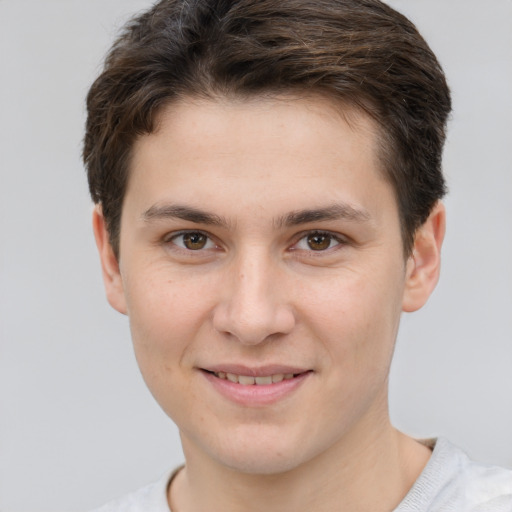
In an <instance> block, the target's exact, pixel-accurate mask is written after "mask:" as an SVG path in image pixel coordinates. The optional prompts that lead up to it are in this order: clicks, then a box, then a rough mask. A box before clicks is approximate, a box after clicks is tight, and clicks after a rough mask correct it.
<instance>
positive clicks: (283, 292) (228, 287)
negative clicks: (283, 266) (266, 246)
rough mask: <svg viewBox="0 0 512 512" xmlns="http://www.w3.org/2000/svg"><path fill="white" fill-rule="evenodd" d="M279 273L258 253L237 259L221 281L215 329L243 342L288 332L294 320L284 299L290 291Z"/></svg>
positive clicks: (257, 342) (291, 311)
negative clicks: (223, 281) (221, 289)
mask: <svg viewBox="0 0 512 512" xmlns="http://www.w3.org/2000/svg"><path fill="white" fill-rule="evenodd" d="M282 272H283V271H282V270H281V271H280V270H279V269H277V268H276V265H272V263H271V261H270V258H269V257H266V256H264V255H261V254H255V253H254V252H252V253H249V254H247V255H245V256H244V257H240V258H238V261H237V262H235V263H234V264H233V266H232V267H231V268H230V269H229V275H228V277H227V279H226V282H225V283H223V287H224V291H223V293H221V297H222V299H221V300H220V301H219V303H218V304H217V306H216V308H215V311H214V314H213V326H214V328H215V329H216V330H217V331H218V332H221V333H224V334H228V335H231V336H234V337H235V338H236V339H237V340H238V341H239V342H240V343H242V344H244V345H257V344H259V343H262V342H264V341H265V340H268V339H270V338H274V337H275V336H276V335H284V334H288V333H290V332H291V331H292V330H293V328H294V326H295V322H296V320H295V314H294V311H293V308H292V305H291V303H290V301H288V300H287V299H286V297H287V296H289V295H288V293H289V290H287V289H286V285H285V283H284V282H283V279H282V275H281V276H280V274H281V273H282Z"/></svg>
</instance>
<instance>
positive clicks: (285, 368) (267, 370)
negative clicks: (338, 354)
mask: <svg viewBox="0 0 512 512" xmlns="http://www.w3.org/2000/svg"><path fill="white" fill-rule="evenodd" d="M201 370H206V371H208V372H212V373H219V372H223V373H232V374H234V375H244V376H250V377H268V376H270V375H279V374H284V375H286V374H290V373H293V374H294V375H297V374H299V373H305V372H307V371H310V369H309V368H304V367H299V366H289V365H282V364H269V365H264V366H246V365H243V364H215V365H208V366H203V367H201Z"/></svg>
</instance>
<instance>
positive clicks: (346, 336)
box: [302, 271, 401, 376]
mask: <svg viewBox="0 0 512 512" xmlns="http://www.w3.org/2000/svg"><path fill="white" fill-rule="evenodd" d="M392 274H393V273H392ZM394 274H395V276H394V278H389V276H387V275H386V273H385V272H383V273H381V274H380V275H379V274H377V275H375V277H374V279H369V276H370V275H371V272H369V271H366V272H365V271H361V272H350V273H345V274H344V275H340V276H338V278H336V279H333V280H330V281H329V282H325V283H321V282H315V283H314V286H312V287H311V288H310V289H309V290H307V291H306V290H304V291H303V292H302V297H303V298H304V302H303V310H304V311H307V312H308V313H306V318H308V319H309V320H308V321H309V323H310V328H311V329H312V330H313V331H315V333H316V337H317V338H318V339H319V340H320V342H321V343H323V344H324V345H325V348H326V353H327V354H328V356H329V358H330V360H331V361H330V362H331V364H335V365H336V366H338V367H339V366H340V365H342V366H343V367H346V372H347V373H350V374H354V373H360V372H362V371H371V372H375V371H377V370H379V369H380V368H381V367H382V365H383V363H384V361H387V360H389V359H390V358H391V354H392V351H393V347H394V342H395V338H396V334H397V330H398V323H399V318H400V312H401V294H400V286H398V285H397V283H400V282H401V278H400V276H399V274H398V273H396V272H395V273H394ZM352 376H353V375H352Z"/></svg>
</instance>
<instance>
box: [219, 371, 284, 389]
mask: <svg viewBox="0 0 512 512" xmlns="http://www.w3.org/2000/svg"><path fill="white" fill-rule="evenodd" d="M215 375H216V376H217V377H218V378H219V379H224V380H229V381H230V382H234V383H236V384H241V385H242V386H253V385H256V386H268V385H270V384H275V383H277V382H281V381H283V380H290V379H293V377H294V374H293V373H286V374H283V373H277V374H275V375H267V376H265V377H252V376H250V375H236V374H234V373H225V372H215Z"/></svg>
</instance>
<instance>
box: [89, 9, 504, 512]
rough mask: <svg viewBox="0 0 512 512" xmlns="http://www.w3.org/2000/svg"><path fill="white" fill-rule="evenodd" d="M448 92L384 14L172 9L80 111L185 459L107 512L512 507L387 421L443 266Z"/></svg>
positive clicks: (110, 283)
mask: <svg viewBox="0 0 512 512" xmlns="http://www.w3.org/2000/svg"><path fill="white" fill-rule="evenodd" d="M449 112H450V96H449V91H448V88H447V85H446V82H445V79H444V75H443V72H442V70H441V68H440V67H439V64H438V62H437V60H436V58H435V56H434V55H433V54H432V52H431V51H430V49H429V48H428V46H427V44H426V43H425V41H424V40H423V39H422V38H421V36H420V35H419V34H418V33H417V31H416V29H415V28H414V26H413V25H412V24H411V23H410V22H409V21H408V20H407V19H405V18H404V17H403V16H401V15H400V14H399V13H397V12H396V11H394V10H392V9H391V8H389V7H388V6H386V5H385V4H382V3H380V2H379V1H377V0H315V1H313V0H239V1H225V0H198V1H195V2H188V1H185V0H168V1H161V2H159V3H157V4H156V5H155V6H154V7H153V8H152V9H151V10H150V11H148V12H147V13H144V14H142V15H141V16H139V17H138V18H137V19H135V20H133V21H132V22H131V23H130V24H129V25H128V26H127V28H126V30H125V32H124V33H123V34H122V36H121V37H120V38H119V40H118V41H117V42H116V43H115V45H114V47H113V49H112V50H111V52H110V54H109V56H108V57H107V60H106V65H105V69H104V71H103V73H102V74H101V76H100V77H99V78H98V79H97V80H96V82H95V83H94V84H93V86H92V88H91V90H90V92H89V96H88V121H87V133H86V137H85V147H84V160H85V163H86V166H87V170H88V176H89V184H90V190H91V194H92V197H93V200H94V202H95V203H96V208H95V211H94V219H93V224H94V232H95V236H96V241H97V244H98V249H99V253H100V258H101V262H102V268H103V275H104V280H105V286H106V291H107V297H108V300H109V302H110V304H111V305H112V306H113V307H114V308H115V309H116V310H118V311H120V312H121V313H124V314H127V315H128V316H129V319H130V325H131V331H132V336H133V342H134V347H135V353H136V356H137V360H138V363H139V366H140V368H141V371H142V374H143V376H144V378H145V381H146V383H147V385H148V386H149V388H150V390H151V392H152V393H153V395H154V396H155V398H156V400H157V401H158V403H159V404H160V405H161V407H162V408H163V409H164V411H165V412H166V413H167V414H168V415H169V416H170V417H171V418H172V419H173V420H174V421H175V422H176V424H177V425H178V427H179V430H180V435H181V439H182V444H183V450H184V453H185V458H186V463H185V466H184V467H183V468H180V469H178V470H177V471H175V472H173V473H172V474H171V475H168V476H166V478H164V479H163V480H162V481H160V482H157V483H156V484H154V485H152V486H149V487H147V488H144V489H142V490H140V491H138V492H136V493H134V494H132V495H130V496H128V497H126V498H124V499H121V500H118V501H115V502H112V503H110V504H108V505H106V506H105V507H104V508H102V509H101V510H102V511H110V510H130V511H139V510H140V511H142V510H144V511H146V510H154V511H168V510H169V509H170V510H172V511H173V512H204V511H211V512H215V511H223V512H226V511H241V510H244V511H262V510H265V511H274V510H275V511H280V512H283V511H285V512H286V511H292V510H293V511H294V512H297V511H299V512H300V511H315V512H324V511H325V512H327V511H329V512H331V511H340V512H344V511H345V512H349V511H350V512H353V511H372V512H380V511H382V512H387V511H393V510H395V511H399V512H405V511H434V510H435V511H449V510H450V511H451V510H458V511H459V510H460V511H469V510H474V511H477V510H479V511H484V510H486V511H502V512H504V511H511V510H512V473H511V472H509V471H506V470H501V469H497V468H487V467H483V466H479V465H477V464H474V463H472V462H470V461H469V460H468V459H467V458H466V457H465V455H464V454H462V453H461V452H460V451H459V450H457V449H456V448H455V447H453V446H452V445H450V444H449V443H448V442H447V441H445V440H439V441H437V442H435V441H431V442H419V441H416V440H414V439H412V438H410V437H408V436H406V435H404V434H402V433H400V432H398V431H397V430H396V429H395V428H394V427H393V426H392V425H391V424H390V421H389V414H388V401H387V394H388V374H389V366H390V363H391V358H392V353H393V348H394V343H395V339H396V335H397V330H398V325H399V320H400V314H401V312H402V311H415V310H417V309H419V308H421V307H422V306H423V304H424V303H425V302H426V301H427V299H428V297H429V295H430V293H431V292H432V290H433V288H434V287H435V285H436V282H437V279H438V275H439V265H440V249H441V244H442V241H443V236H444V227H445V211H444V208H443V206H442V203H441V202H440V199H441V198H442V196H443V194H444V191H445V185H444V180H443V176H442V173H441V153H442V147H443V143H444V137H445V124H446V119H447V116H448V114H449Z"/></svg>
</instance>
